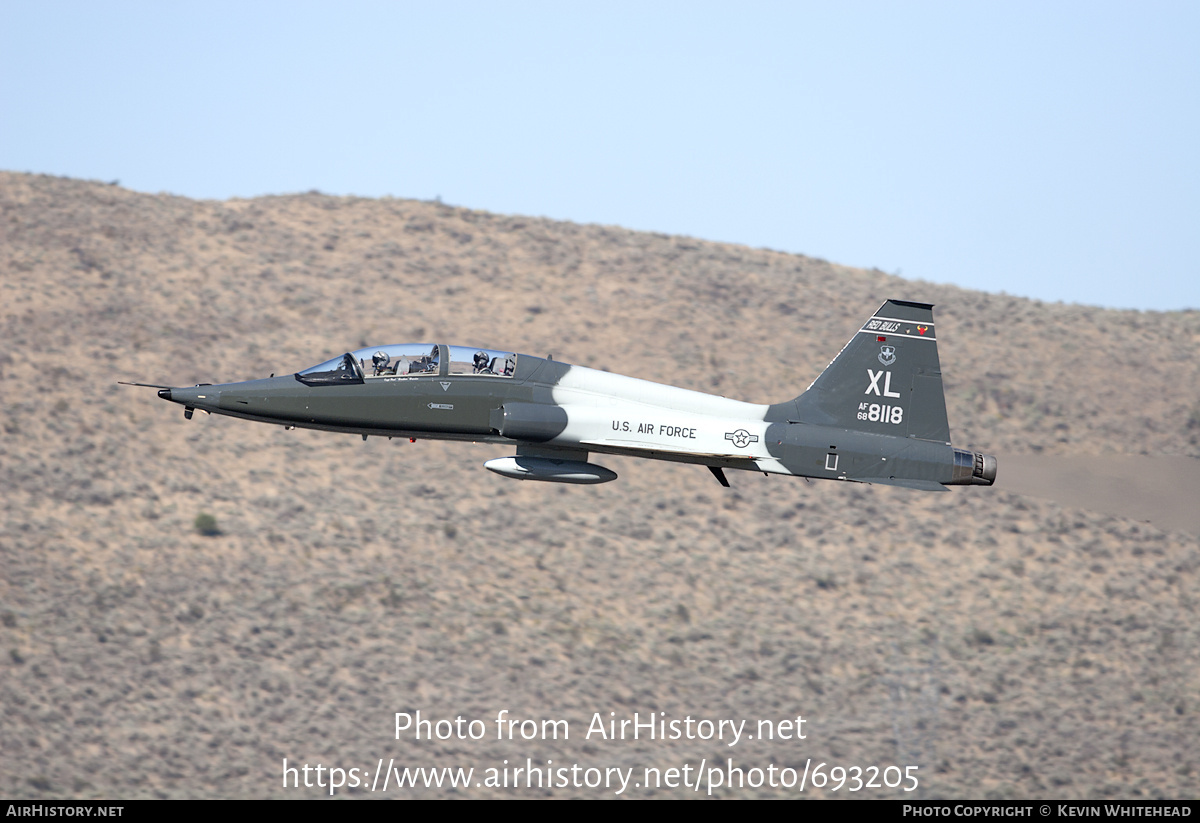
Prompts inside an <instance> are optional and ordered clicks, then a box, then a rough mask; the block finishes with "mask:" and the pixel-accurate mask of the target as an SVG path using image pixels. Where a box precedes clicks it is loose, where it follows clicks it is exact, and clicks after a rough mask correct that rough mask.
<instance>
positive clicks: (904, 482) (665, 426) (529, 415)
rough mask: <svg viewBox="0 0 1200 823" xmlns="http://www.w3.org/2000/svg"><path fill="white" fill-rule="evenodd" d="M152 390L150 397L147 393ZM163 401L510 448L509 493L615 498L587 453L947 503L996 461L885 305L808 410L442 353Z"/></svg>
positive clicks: (371, 354) (377, 359) (931, 355)
mask: <svg viewBox="0 0 1200 823" xmlns="http://www.w3.org/2000/svg"><path fill="white" fill-rule="evenodd" d="M136 385H146V384H136ZM154 388H161V389H162V390H161V391H159V393H158V395H159V397H161V398H163V399H164V400H170V401H171V402H173V403H179V404H181V405H182V406H183V407H184V415H185V416H186V417H188V418H191V416H192V413H193V411H194V410H196V409H200V410H202V411H205V412H210V413H212V414H227V415H230V416H232V417H244V418H246V419H247V420H257V421H260V422H263V423H276V424H279V425H283V426H288V427H296V426H299V427H301V428H309V429H321V430H324V431H334V432H347V433H352V434H360V435H362V436H363V438H364V439H366V437H368V436H381V437H408V438H412V439H416V438H430V439H438V440H467V441H476V442H485V443H501V444H505V445H508V446H512V447H515V450H516V454H515V455H513V456H511V457H500V458H497V459H495V460H489V461H487V462H486V463H484V466H486V467H487V468H488V469H490V470H492V471H494V472H496V473H497V474H501V475H504V476H505V477H513V478H518V479H522V480H546V481H551V482H556V483H604V482H606V481H609V480H615V479H616V477H617V475H616V473H615V472H613V471H611V470H609V469H606V468H604V467H603V466H599V465H596V464H595V463H590V462H588V455H589V453H591V452H595V453H599V454H617V455H627V456H631V457H646V458H650V459H654V460H673V461H676V462H679V463H697V464H700V465H703V466H707V467H708V468H709V470H710V471H711V472H712V473H713V475H714V476H715V477H716V478H717V480H718V481H720V483H721V484H722V485H724V486H728V485H729V483H728V481H727V480H726V478H725V472H724V470H725V469H744V470H747V471H756V472H763V473H765V474H785V475H793V476H797V477H819V478H829V479H833V480H850V481H857V482H860V483H882V484H884V485H889V486H904V487H906V488H910V489H923V490H929V491H945V490H946V488H945V487H946V486H972V485H978V486H990V485H991V484H992V483H993V481H994V480H995V479H996V458H995V457H992V456H990V455H986V454H979V453H975V452H970V451H963V450H961V449H956V448H954V447H953V446H951V444H950V427H949V424H948V423H947V421H946V401H945V397H944V395H943V392H942V375H941V367H940V366H939V364H938V354H937V337H936V335H935V333H934V324H933V311H932V306H931V305H929V304H927V303H912V302H907V301H903V300H889V301H887V302H886V303H884V304H883V306H881V307H880V309H879V311H877V312H876V313H875V314H874V315H872V316H871V317H870V318H869V319H868V320H867V321H866V322H865V323H864V324H863V326H862V328H861V329H859V330H858V332H856V333H855V335H854V336H853V337H852V338H851V339H850V342H849V343H847V344H846V345H845V346H844V347H843V348H842V350H841V352H840V353H839V354H838V355H837V357H835V358H834V359H833V362H831V363H830V364H829V366H828V367H827V368H826V369H825V371H824V372H822V373H821V374H820V376H818V377H817V379H816V380H814V381H813V383H812V385H810V386H809V387H808V389H807V390H806V391H805V392H804V393H803V394H801V395H800V396H798V397H796V398H794V399H792V400H787V401H785V402H782V403H775V404H772V405H757V404H753V403H743V402H740V401H737V400H730V399H728V398H725V397H717V396H715V395H710V394H704V393H702V392H697V391H689V390H688V389H681V388H676V387H674V386H666V385H662V384H659V383H651V382H649V381H646V380H638V379H636V378H633V377H622V376H620V375H616V374H610V373H608V372H603V371H596V370H594V369H587V368H582V367H580V366H571V365H568V364H567V363H560V362H558V361H556V360H553V359H552V358H550V357H547V358H541V357H531V356H529V355H525V354H514V353H511V352H503V351H491V350H488V349H477V348H465V347H460V346H447V345H443V344H433V343H429V344H407V345H398V346H380V347H374V348H366V349H359V350H358V351H353V352H349V353H347V354H343V355H340V356H339V357H335V358H333V359H332V360H330V361H328V362H326V363H321V364H320V365H317V366H313V367H312V368H308V369H305V370H304V371H301V372H299V373H297V374H289V375H287V376H283V377H274V376H272V377H270V378H268V379H265V380H250V381H248V382H245V383H222V384H217V385H208V384H202V385H199V386H194V387H191V388H167V387H159V386H155V387H154Z"/></svg>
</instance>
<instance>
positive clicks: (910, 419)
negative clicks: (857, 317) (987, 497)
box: [794, 300, 950, 443]
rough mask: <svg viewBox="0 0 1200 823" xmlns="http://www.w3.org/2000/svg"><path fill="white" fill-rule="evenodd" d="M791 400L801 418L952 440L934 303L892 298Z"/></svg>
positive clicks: (834, 424) (868, 430) (880, 431)
mask: <svg viewBox="0 0 1200 823" xmlns="http://www.w3.org/2000/svg"><path fill="white" fill-rule="evenodd" d="M794 402H795V405H796V413H797V415H798V417H797V420H798V421H799V422H803V423H816V424H820V425H826V426H840V427H843V428H847V429H854V430H856V431H865V432H873V433H877V434H888V435H893V436H901V437H915V438H918V439H921V440H933V441H937V442H939V443H949V442H950V425H949V423H948V422H947V420H946V397H945V394H944V393H943V391H942V369H941V365H940V364H939V362H938V353H937V335H936V334H935V331H934V325H933V306H932V304H929V303H911V302H909V301H907V300H888V301H887V302H886V303H884V304H883V305H882V306H880V307H879V310H878V311H877V312H875V314H873V315H871V317H870V318H869V319H868V320H867V321H866V322H865V323H863V325H862V328H861V329H859V330H858V332H857V333H856V334H855V335H854V336H853V337H851V338H850V342H849V343H847V344H846V345H845V346H844V347H843V348H842V350H841V351H840V352H839V353H838V356H837V357H835V358H834V359H833V362H831V363H830V364H829V365H828V366H827V367H826V368H825V371H823V372H821V374H820V376H818V377H817V379H816V380H814V381H813V383H812V385H811V386H809V387H808V389H807V390H806V391H805V392H804V394H802V395H800V396H799V397H797V398H796V399H795V401H794Z"/></svg>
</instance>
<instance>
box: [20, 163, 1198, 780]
mask: <svg viewBox="0 0 1200 823" xmlns="http://www.w3.org/2000/svg"><path fill="white" fill-rule="evenodd" d="M888 297H896V298H901V299H912V300H922V301H928V302H932V303H935V304H937V308H936V309H935V311H936V313H937V320H938V324H939V325H938V332H939V334H938V336H939V351H940V355H941V361H942V368H943V373H944V375H945V384H946V391H947V403H948V411H949V416H950V423H951V427H952V432H953V436H954V439H955V443H956V445H961V446H964V447H970V448H975V449H978V450H982V451H989V452H992V453H996V454H998V455H1000V478H1001V483H1000V486H999V487H998V488H994V489H957V490H955V491H953V492H951V493H948V494H941V495H922V494H918V493H912V492H906V491H903V490H896V489H881V488H876V487H865V486H850V485H849V484H833V483H827V484H821V483H804V482H802V481H797V480H786V479H783V478H778V477H772V478H765V477H761V476H757V475H750V474H744V473H732V474H731V476H730V479H731V482H732V484H733V489H732V490H726V489H722V488H721V487H719V486H718V485H717V484H716V483H715V482H714V481H713V479H712V478H711V476H710V475H709V474H708V472H706V471H704V470H703V469H701V468H698V467H687V466H677V465H671V464H657V463H648V462H637V461H628V460H619V459H605V460H600V461H598V462H602V463H605V464H606V465H609V466H610V467H611V468H613V469H615V470H616V471H617V472H618V473H619V474H620V475H621V478H620V479H619V480H618V481H617V482H615V483H611V484H608V485H606V486H601V487H595V488H568V487H560V486H554V485H550V484H521V483H516V482H513V481H509V480H505V479H502V478H499V477H496V476H495V475H492V474H490V473H488V472H486V471H484V470H483V469H482V467H481V465H480V464H482V462H483V461H484V460H486V459H488V458H491V457H496V456H501V455H502V454H504V453H505V451H504V450H503V449H500V448H498V447H494V446H482V445H479V446H472V445H465V444H464V445H454V446H451V445H445V446H444V445H442V444H437V443H426V442H418V443H415V444H409V443H408V442H407V441H403V442H401V441H392V442H388V441H386V440H379V439H371V440H369V441H367V442H366V443H364V442H362V441H361V440H359V439H358V438H352V437H347V436H339V435H331V434H321V433H316V432H304V431H291V432H288V431H285V430H283V429H282V428H278V427H272V426H261V425H255V424H250V423H246V422H243V421H237V420H233V419H230V418H218V417H205V416H203V415H197V418H196V419H194V420H192V421H190V422H186V421H184V420H183V419H182V416H181V415H180V414H179V409H178V407H175V406H168V405H167V404H165V403H163V402H162V401H160V400H159V399H158V398H156V397H155V396H154V393H153V392H152V391H150V390H146V389H141V390H138V389H132V388H127V387H119V386H117V385H116V381H117V380H141V381H145V382H151V383H159V382H161V383H170V384H173V385H189V384H192V383H197V382H209V381H213V382H216V381H227V380H238V379H248V378H252V377H261V376H265V375H266V374H268V373H272V372H274V373H287V372H291V371H295V370H297V369H299V368H303V367H307V366H310V365H313V364H315V363H317V362H320V361H321V360H324V359H326V358H327V357H330V356H333V355H336V354H338V353H340V352H342V351H345V350H347V349H351V348H357V347H360V346H366V345H371V344H374V343H400V342H425V341H440V342H449V343H455V344H462V345H479V346H491V347H500V348H505V349H507V350H512V351H519V352H529V353H531V354H538V355H544V354H546V353H548V352H550V353H553V354H554V356H555V358H556V359H560V360H565V361H567V362H572V363H579V364H582V365H588V366H592V367H595V368H607V369H609V370H611V371H614V372H619V373H622V374H628V375H632V376H636V377H642V378H646V379H650V380H656V381H660V382H665V383H671V384H674V385H680V386H685V387H688V388H693V389H697V390H701V391H708V392H712V393H717V394H724V395H727V396H730V397H736V398H738V399H743V400H748V401H754V402H774V401H779V400H783V399H787V398H789V397H792V396H794V395H795V394H797V393H799V391H801V390H802V389H803V388H804V387H805V386H807V384H808V383H809V381H811V380H812V378H813V377H815V376H816V374H818V373H819V372H820V370H821V369H822V368H823V367H824V365H825V364H826V363H827V362H828V361H829V359H830V358H832V357H833V356H834V354H836V353H837V351H838V350H839V349H840V347H841V346H842V345H843V344H844V342H845V341H846V340H847V339H848V338H849V336H850V335H851V334H852V333H853V332H854V330H856V329H857V328H858V326H859V324H860V322H861V320H862V319H863V318H865V317H866V316H868V313H869V312H871V311H873V310H874V309H875V308H876V307H877V306H878V305H879V304H880V303H881V302H882V301H883V300H884V299H886V298H888ZM0 307H2V308H0V339H2V340H4V341H5V346H4V347H3V349H2V350H0V424H2V425H3V439H2V440H0V470H2V471H3V480H2V481H0V482H2V483H3V486H0V488H3V490H4V494H3V499H4V504H5V505H4V507H3V512H2V513H0V616H2V618H3V619H2V620H0V652H2V654H3V657H2V658H0V703H2V704H3V706H4V707H5V710H4V713H3V714H2V715H0V739H3V740H4V741H5V745H4V746H3V747H0V793H2V794H4V795H7V796H14V797H69V796H74V797H135V796H148V797H155V796H165V797H181V796H200V797H224V796H236V797H260V796H310V795H314V796H315V795H317V794H320V791H319V790H317V789H303V788H302V789H299V790H297V789H287V790H285V789H283V788H282V787H281V784H282V777H283V774H282V762H283V759H284V758H287V760H288V763H289V764H291V765H295V764H296V763H297V762H299V763H300V764H303V763H309V764H312V765H315V764H317V763H322V764H324V765H325V766H326V767H328V766H338V767H342V768H346V769H349V768H351V767H354V768H357V769H359V770H364V769H366V767H370V771H372V772H373V771H374V769H375V766H376V764H377V763H378V761H379V759H380V758H383V763H384V764H387V762H388V760H389V759H392V758H394V759H395V761H396V763H397V764H401V763H403V764H404V765H412V766H434V765H452V766H460V765H461V766H464V767H475V768H476V769H477V770H479V771H480V772H481V773H482V771H483V770H484V769H487V768H489V767H497V768H499V767H500V766H501V764H502V762H503V761H504V760H506V759H507V760H509V761H510V762H511V763H512V764H516V763H518V762H519V763H520V764H525V762H526V758H530V759H531V760H532V761H533V762H534V763H535V765H536V764H539V763H545V761H546V760H553V761H554V763H555V764H558V765H565V766H569V765H571V764H580V765H582V766H585V767H599V768H604V767H620V768H634V769H635V771H636V772H637V774H638V778H640V777H641V775H642V771H641V770H642V769H643V768H644V767H647V766H649V767H658V768H661V769H667V768H671V767H682V766H683V765H684V764H685V763H690V764H692V765H693V767H694V766H696V765H698V764H699V763H700V761H701V760H704V761H705V762H706V763H708V764H709V765H712V764H714V763H716V764H722V765H727V764H728V762H729V761H730V760H732V761H733V763H734V765H736V766H739V767H743V768H747V769H748V768H751V767H759V768H766V767H767V766H768V765H769V764H772V763H774V764H775V765H777V766H778V767H781V768H782V767H793V768H799V769H801V770H803V768H804V765H805V762H806V760H807V759H808V758H812V765H814V766H815V765H816V763H818V762H825V763H828V764H835V765H845V766H854V765H858V766H863V767H866V766H873V765H878V766H880V767H884V766H888V765H897V766H910V765H915V766H919V767H920V768H919V772H918V773H919V775H920V790H919V793H920V794H921V795H922V796H929V797H938V796H973V797H978V796H996V797H1005V796H1012V797H1059V798H1068V797H1118V796H1143V797H1146V796H1171V797H1182V796H1190V797H1194V796H1196V794H1197V793H1198V792H1200V762H1198V761H1200V754H1198V752H1197V749H1196V747H1195V741H1196V740H1197V739H1200V692H1198V686H1197V682H1198V681H1197V677H1196V672H1197V671H1200V651H1198V649H1200V643H1198V641H1200V629H1198V628H1197V626H1198V621H1197V616H1198V615H1197V612H1198V610H1200V606H1198V603H1197V591H1200V585H1198V575H1197V569H1198V568H1200V538H1197V536H1196V535H1195V534H1194V533H1188V532H1186V531H1172V530H1169V529H1163V528H1158V527H1155V526H1151V525H1148V524H1146V523H1142V522H1137V521H1135V520H1127V519H1123V518H1120V517H1114V516H1112V515H1106V514H1100V513H1096V512H1095V511H1090V510H1088V509H1085V508H1070V507H1066V506H1063V505H1060V504H1056V503H1053V502H1048V501H1045V500H1040V499H1037V498H1033V497H1023V496H1020V495H1017V494H1015V493H1013V492H1011V491H1007V490H1005V488H1004V487H1003V481H1004V468H1005V462H1004V461H1005V456H1006V455H1014V456H1022V457H1029V458H1034V457H1037V458H1039V459H1045V458H1055V457H1061V458H1062V459H1064V460H1067V459H1083V458H1087V459H1089V460H1095V459H1103V458H1104V457H1109V458H1111V459H1117V458H1119V457H1121V456H1139V457H1157V456H1174V457H1191V458H1195V457H1197V456H1200V396H1198V391H1197V388H1196V387H1197V386H1200V358H1198V357H1197V350H1198V348H1200V313H1197V312H1176V313H1140V312H1132V311H1128V312H1125V311H1110V310H1103V309H1098V308H1088V307H1082V306H1064V305H1057V304H1056V305H1047V304H1041V303H1037V302H1034V301H1029V300H1024V299H1019V298H1014V297H1007V296H997V295H989V294H981V293H978V292H970V291H965V290H962V289H957V288H954V287H950V286H936V285H932V284H926V283H913V282H908V281H904V280H901V279H899V278H896V277H893V276H890V275H887V274H884V273H882V272H878V271H861V270H856V269H849V268H845V267H841V266H837V265H834V264H831V263H827V262H825V261H820V260H814V259H810V258H805V257H801V256H797V255H789V254H782V253H777V252H772V251H767V250H759V249H749V248H745V247H740V246H734V245H729V244H718V243H709V242H705V241H700V240H695V239H691V238H684V237H669V236H665V235H654V234H646V233H637V232H631V231H627V230H624V229H619V228H614V227H603V226H579V225H573V224H569V223H560V222H554V221H550V220H544V219H536V218H525V217H506V216H500V215H493V214H488V213H483V212H476V211H471V210H468V209H462V208H455V207H450V206H445V205H441V204H436V203H425V202H416V201H407V200H392V199H385V200H368V199H361V198H342V197H329V196H324V195H320V194H316V193H312V194H306V195H293V196H283V197H264V198H256V199H254V200H233V201H226V202H208V201H193V200H188V199H185V198H180V197H172V196H166V195H157V196H152V195H145V194H138V193H134V192H130V191H126V190H123V189H120V188H118V187H115V186H107V185H103V184H98V183H91V182H84V181H77V180H68V179H59V178H51V177H45V176H31V175H22V174H12V173H0ZM202 511H203V512H209V513H211V514H213V515H214V516H215V517H216V519H217V522H218V524H219V526H220V529H221V534H220V535H218V536H216V537H204V536H201V535H199V534H197V533H196V532H195V530H194V529H193V526H192V524H193V521H194V519H195V518H196V516H197V514H199V513H200V512H202ZM418 709H419V710H421V711H422V714H423V716H429V715H432V716H434V717H435V718H436V717H449V718H453V717H455V716H456V715H462V716H463V717H465V718H468V719H470V718H480V719H483V720H485V721H489V722H490V721H491V720H493V719H494V718H495V716H496V714H497V713H498V712H499V711H500V710H502V709H507V710H508V711H509V712H510V713H511V716H512V717H517V718H536V719H566V720H568V721H569V722H570V734H571V737H570V739H569V740H565V741H564V740H557V741H555V740H547V741H540V740H539V741H521V740H517V741H507V740H496V739H495V736H494V734H492V735H490V736H489V737H488V738H487V739H484V740H479V741H472V740H466V741H462V740H457V739H454V740H448V741H431V742H426V741H422V742H420V743H415V742H413V741H411V740H407V739H406V740H400V741H397V740H394V739H393V738H394V725H393V716H394V713H395V712H413V711H416V710H418ZM595 712H600V713H602V715H603V716H604V717H606V718H607V717H609V714H608V713H609V712H616V716H617V717H631V716H632V713H633V712H640V713H641V715H642V716H643V718H644V717H645V715H646V714H647V713H649V712H658V713H661V712H665V713H667V715H668V716H669V717H671V718H683V717H685V716H687V715H691V716H693V717H706V718H714V719H715V718H738V719H741V718H744V719H747V720H750V721H751V723H750V724H748V725H751V726H752V725H753V722H754V721H756V720H758V719H760V718H761V719H772V720H782V719H785V718H788V717H792V718H794V717H795V715H797V714H802V715H804V716H805V718H807V726H806V731H807V733H808V737H807V738H806V739H805V740H802V741H786V742H785V741H780V740H774V741H768V740H759V739H757V737H756V739H755V740H753V741H747V740H743V741H741V742H740V743H738V744H737V745H736V746H734V747H730V746H728V745H727V743H726V742H723V741H717V740H707V741H706V740H698V739H693V740H688V739H684V740H679V741H662V740H654V741H647V740H645V739H641V740H637V741H632V740H625V741H604V740H598V739H597V738H596V737H595V736H593V737H592V739H590V740H584V739H582V738H583V733H584V732H585V731H586V730H587V728H588V721H589V720H590V719H591V718H592V716H593V713H595ZM489 730H490V731H494V725H493V726H489ZM389 791H390V792H391V796H396V792H395V789H391V790H389ZM529 792H533V793H534V794H545V793H549V794H552V795H554V796H571V795H581V796H607V795H608V794H610V793H611V792H609V791H607V790H605V789H603V788H598V789H589V788H573V787H568V788H554V789H553V790H550V791H547V790H541V791H539V790H537V789H534V790H529V789H520V790H517V789H512V788H510V789H489V788H475V787H473V786H472V787H471V788H469V789H456V790H455V789H449V788H446V787H443V788H441V789H428V790H426V789H420V790H406V791H405V792H404V794H405V796H408V795H419V796H425V795H431V796H445V795H451V796H452V795H456V794H457V795H459V796H463V795H467V796H494V795H496V794H511V795H521V794H526V793H529ZM342 793H345V794H350V795H358V796H364V795H369V794H370V792H369V791H366V790H364V789H362V788H358V789H343V790H342ZM626 793H627V794H631V795H633V796H647V795H652V796H661V795H670V794H675V793H679V794H691V791H690V790H685V789H681V788H676V789H668V788H660V789H657V790H653V791H651V790H650V789H648V788H645V787H641V788H633V787H632V786H631V787H630V788H629V790H628V791H627V792H626ZM716 793H717V794H719V795H722V796H729V797H742V796H758V795H781V796H796V795H798V791H797V790H796V789H785V788H774V789H773V788H771V787H770V786H765V787H761V788H751V787H749V786H747V787H745V788H738V789H733V790H728V789H720V790H718V791H717V792H716ZM376 794H377V796H378V793H376ZM805 794H806V795H816V796H821V795H822V794H825V795H828V796H838V795H844V794H846V792H845V790H844V789H843V790H842V791H840V792H837V793H832V792H830V791H829V787H826V788H825V789H814V788H813V787H811V786H810V787H808V789H807V790H806V792H805ZM861 794H865V795H866V796H896V795H900V794H903V793H902V792H899V791H898V790H895V789H890V790H889V789H871V790H867V791H865V792H863V793H861ZM383 796H389V795H387V794H385V795H383Z"/></svg>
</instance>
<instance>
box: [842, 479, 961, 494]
mask: <svg viewBox="0 0 1200 823" xmlns="http://www.w3.org/2000/svg"><path fill="white" fill-rule="evenodd" d="M850 479H851V480H853V481H854V482H855V483H873V484H874V485H877V486H899V487H900V488H902V489H917V490H918V491H923V492H948V491H950V490H949V489H948V488H946V487H945V486H943V485H942V484H941V483H938V482H937V481H936V480H915V479H908V478H902V477H851V478H850Z"/></svg>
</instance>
